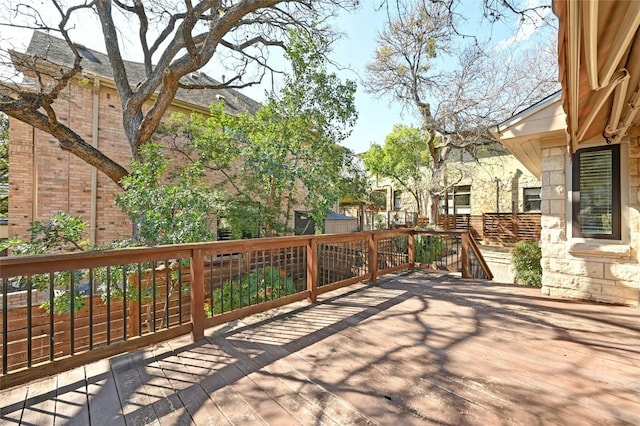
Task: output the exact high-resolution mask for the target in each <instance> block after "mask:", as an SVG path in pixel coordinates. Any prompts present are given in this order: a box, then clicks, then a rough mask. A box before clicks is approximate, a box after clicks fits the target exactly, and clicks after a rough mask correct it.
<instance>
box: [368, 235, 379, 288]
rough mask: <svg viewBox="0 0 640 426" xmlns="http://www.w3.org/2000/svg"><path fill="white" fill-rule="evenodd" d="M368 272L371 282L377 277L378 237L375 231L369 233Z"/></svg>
mask: <svg viewBox="0 0 640 426" xmlns="http://www.w3.org/2000/svg"><path fill="white" fill-rule="evenodd" d="M369 272H371V282H372V283H375V282H376V280H377V279H378V239H377V238H376V234H375V233H371V234H369Z"/></svg>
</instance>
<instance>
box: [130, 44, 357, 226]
mask: <svg viewBox="0 0 640 426" xmlns="http://www.w3.org/2000/svg"><path fill="white" fill-rule="evenodd" d="M290 40H291V43H290V44H289V46H288V48H287V51H286V55H287V58H288V59H289V61H290V62H291V66H292V72H291V73H290V74H288V75H286V76H285V77H284V87H283V89H282V90H281V91H280V92H279V93H277V94H276V93H271V94H270V95H269V97H268V100H267V101H266V102H265V104H264V105H263V106H262V107H261V108H260V109H259V110H258V111H257V112H256V113H255V114H248V113H244V114H236V115H230V114H228V113H226V111H225V108H224V104H223V103H218V104H213V105H211V107H210V115H209V116H208V117H206V118H205V117H200V116H195V115H194V116H191V117H190V118H189V119H188V120H186V121H185V120H184V119H182V123H181V122H180V121H181V119H180V117H175V118H174V119H172V120H170V121H169V122H168V123H167V125H166V126H164V127H163V129H162V130H163V131H164V132H165V135H168V136H172V135H173V137H175V138H176V140H182V141H183V146H181V147H180V150H181V152H182V153H183V154H185V155H186V156H187V157H188V158H189V160H190V161H192V162H194V163H196V164H197V165H198V167H200V168H201V169H203V170H205V169H207V170H216V171H219V172H220V173H221V174H222V175H223V176H224V179H223V180H221V181H220V182H219V184H218V185H217V186H216V189H217V190H219V192H220V196H219V199H218V201H219V205H218V206H217V209H218V210H217V212H218V213H219V216H220V217H221V218H223V220H224V226H225V228H227V229H229V230H231V232H232V234H233V235H234V236H239V235H241V234H242V233H243V232H249V233H251V234H253V235H256V234H259V235H262V236H270V235H280V234H283V233H286V232H289V231H290V229H287V223H288V219H289V218H290V217H291V216H292V213H293V208H294V207H303V208H304V209H305V210H307V211H308V212H309V215H310V216H311V218H312V219H313V220H314V222H315V223H322V222H323V220H324V218H325V217H326V216H327V215H328V213H329V212H330V209H331V207H332V206H334V205H335V204H336V203H337V202H338V200H339V199H340V198H341V197H342V196H343V195H345V194H349V195H350V196H352V197H353V198H361V197H364V194H365V192H366V178H365V176H364V172H363V171H362V170H360V169H359V168H358V167H357V165H356V161H355V159H354V157H353V154H352V153H351V152H350V151H349V150H348V149H346V148H344V147H341V146H340V145H339V142H341V141H342V140H344V138H346V137H347V136H348V135H349V133H350V131H351V127H352V126H353V124H354V123H355V120H356V117H357V114H356V111H355V103H354V96H355V89H356V86H355V82H353V81H346V82H342V81H341V80H340V79H339V78H338V77H337V76H336V75H335V74H331V73H328V72H327V71H326V59H325V58H324V56H323V55H322V54H321V52H323V51H324V50H326V46H327V43H326V41H325V40H323V39H313V38H311V37H310V36H309V34H307V33H305V32H292V33H291V37H290ZM156 180H157V179H156ZM153 185H155V183H154V184H153ZM153 185H152V187H153ZM140 186H141V187H142V188H148V187H149V185H140ZM145 191H147V192H146V193H145V194H143V195H144V196H146V197H148V190H147V189H145ZM147 210H149V206H148V204H147V203H145V206H144V208H142V209H135V212H136V213H137V214H138V215H139V214H140V213H139V212H143V211H147ZM156 210H157V208H156ZM145 221H146V222H154V223H155V222H157V221H158V218H153V221H150V220H145ZM145 221H141V222H142V223H144V222H145ZM164 226H165V225H164V224H162V225H161V228H164ZM157 231H160V229H153V233H152V235H155V234H156V233H157Z"/></svg>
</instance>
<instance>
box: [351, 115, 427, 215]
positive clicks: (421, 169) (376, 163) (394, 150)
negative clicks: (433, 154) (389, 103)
mask: <svg viewBox="0 0 640 426" xmlns="http://www.w3.org/2000/svg"><path fill="white" fill-rule="evenodd" d="M363 160H364V165H365V167H366V169H367V170H368V171H369V172H370V173H371V174H374V175H376V176H380V177H384V178H388V179H391V181H392V182H393V185H394V187H399V188H401V189H402V190H403V191H407V192H409V193H410V194H411V195H412V196H413V199H414V200H415V203H416V206H417V208H418V214H420V215H424V214H425V210H424V207H425V206H424V203H423V199H424V193H425V190H426V189H427V187H428V176H427V174H426V173H425V172H426V170H427V168H428V167H429V165H430V162H431V159H430V157H429V154H428V146H427V138H425V137H424V135H423V134H422V132H421V131H420V129H417V128H415V127H407V126H402V125H395V126H394V127H393V131H392V132H391V133H389V134H388V135H387V137H386V139H385V143H384V146H380V145H378V144H375V143H374V144H372V145H371V148H370V149H369V151H367V152H366V153H364V154H363Z"/></svg>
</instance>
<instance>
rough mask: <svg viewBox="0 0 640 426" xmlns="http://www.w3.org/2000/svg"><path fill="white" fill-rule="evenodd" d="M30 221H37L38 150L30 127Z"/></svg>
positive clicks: (34, 135)
mask: <svg viewBox="0 0 640 426" xmlns="http://www.w3.org/2000/svg"><path fill="white" fill-rule="evenodd" d="M31 170H33V174H32V176H31V186H32V189H31V197H32V200H31V221H32V222H35V221H36V220H38V149H37V147H36V128H35V127H31Z"/></svg>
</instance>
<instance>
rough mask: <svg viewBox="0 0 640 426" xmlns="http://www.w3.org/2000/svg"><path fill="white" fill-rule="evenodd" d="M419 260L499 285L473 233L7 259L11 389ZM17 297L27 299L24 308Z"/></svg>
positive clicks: (1, 274) (3, 357) (3, 262)
mask: <svg viewBox="0 0 640 426" xmlns="http://www.w3.org/2000/svg"><path fill="white" fill-rule="evenodd" d="M425 253H428V257H424V254H425ZM416 255H418V257H419V259H418V261H419V262H420V263H422V264H423V265H422V266H423V267H433V268H441V269H449V270H456V271H460V272H462V276H463V277H473V278H485V279H491V272H490V271H489V269H488V267H487V266H486V263H485V262H484V261H483V259H482V255H481V254H480V252H479V250H478V248H477V246H476V245H475V242H474V240H473V238H472V237H471V236H470V235H469V233H468V232H463V231H448V232H444V231H440V232H438V231H414V230H410V229H399V230H392V231H375V232H361V233H351V234H338V235H314V236H296V237H282V238H268V239H253V240H240V241H220V242H213V243H201V244H183V245H172V246H160V247H144V248H129V249H120V250H108V251H94V252H84V253H67V254H55V255H38V256H20V257H4V258H0V279H1V280H2V294H1V296H2V297H1V299H2V300H1V303H0V307H1V309H2V315H1V323H0V327H1V329H2V332H1V333H0V344H1V346H2V350H1V351H0V352H1V353H0V363H1V365H2V370H1V374H0V389H6V388H8V387H11V386H14V385H16V384H19V383H24V382H27V381H30V380H33V379H37V378H40V377H43V376H45V375H50V374H53V373H56V372H60V371H63V370H66V369H70V368H74V367H76V366H79V365H82V364H85V363H89V362H92V361H95V360H98V359H102V358H105V357H108V356H111V355H115V354H118V353H123V352H127V351H130V350H134V349H138V348H142V347H146V346H150V345H153V344H155V343H157V342H160V341H163V340H167V339H171V338H173V337H177V336H180V335H184V334H188V333H191V335H192V337H193V339H194V340H200V339H202V338H203V337H204V330H205V328H207V327H210V326H214V325H218V324H222V323H225V322H228V321H232V320H235V319H239V318H242V317H245V316H247V315H251V314H254V313H257V312H262V311H266V310H268V309H272V308H274V307H278V306H282V305H285V304H288V303H291V302H294V301H299V300H303V299H308V300H310V301H312V302H313V301H315V299H316V298H317V296H318V295H319V294H322V293H325V292H328V291H332V290H334V289H337V288H340V287H344V286H347V285H350V284H353V283H356V282H360V281H372V282H375V280H376V279H377V277H378V276H380V275H383V274H387V273H390V272H394V271H399V270H403V269H409V268H413V267H414V265H415V263H416ZM16 288H20V291H21V292H24V296H25V297H22V295H21V296H20V297H14V295H15V294H16V293H15V292H14V291H13V289H16ZM10 289H12V291H11V292H10ZM10 296H11V297H10ZM10 298H11V299H13V301H11V302H10V300H9V299H10ZM17 300H24V301H25V305H24V306H18V304H16V301H17ZM49 302H52V303H49ZM42 304H44V305H42ZM41 305H42V306H43V307H44V308H43V307H41ZM45 305H46V306H45ZM47 306H48V307H47Z"/></svg>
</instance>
